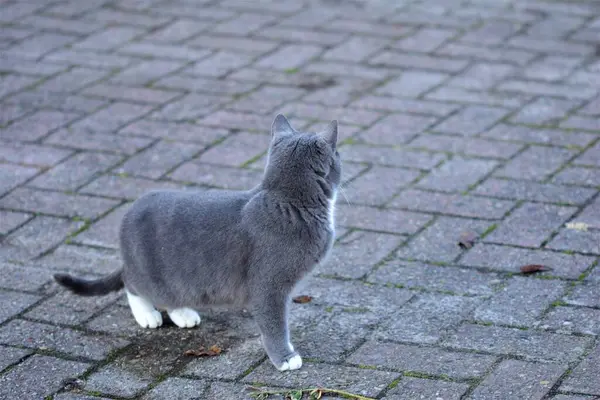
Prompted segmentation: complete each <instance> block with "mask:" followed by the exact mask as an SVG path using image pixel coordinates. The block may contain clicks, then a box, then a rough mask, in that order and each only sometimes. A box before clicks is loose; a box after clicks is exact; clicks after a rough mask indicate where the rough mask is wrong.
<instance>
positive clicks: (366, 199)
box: [338, 164, 420, 206]
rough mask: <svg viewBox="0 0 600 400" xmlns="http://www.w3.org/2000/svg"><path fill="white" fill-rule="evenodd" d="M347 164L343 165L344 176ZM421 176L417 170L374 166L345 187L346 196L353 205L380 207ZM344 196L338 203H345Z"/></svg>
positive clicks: (340, 197)
mask: <svg viewBox="0 0 600 400" xmlns="http://www.w3.org/2000/svg"><path fill="white" fill-rule="evenodd" d="M346 166H347V164H344V165H343V172H342V173H343V174H345V170H346V168H345V167H346ZM419 176H420V173H419V172H418V171H415V170H408V169H407V170H402V169H399V168H389V167H380V166H373V167H372V168H371V169H369V170H368V171H367V172H366V173H364V174H362V175H361V176H360V177H358V178H357V179H355V180H353V181H352V182H350V183H348V184H347V185H344V188H343V190H344V194H345V195H346V197H347V200H348V201H349V202H350V203H352V204H365V205H370V206H380V205H383V204H384V203H386V202H387V201H388V200H390V199H391V198H392V197H393V196H394V194H396V193H397V192H398V191H399V190H400V189H401V188H402V187H405V186H407V185H408V184H409V183H411V182H412V181H414V180H415V179H416V178H418V177H419ZM343 200H344V199H343V198H342V196H339V197H338V202H343Z"/></svg>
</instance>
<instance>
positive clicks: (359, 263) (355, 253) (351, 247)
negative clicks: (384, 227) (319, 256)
mask: <svg viewBox="0 0 600 400" xmlns="http://www.w3.org/2000/svg"><path fill="white" fill-rule="evenodd" d="M403 240H404V239H403V238H401V237H398V236H395V235H386V234H382V233H371V232H361V231H356V232H352V233H350V235H348V236H346V237H344V238H343V239H342V240H340V241H338V242H337V243H336V244H335V246H334V247H333V250H332V251H331V254H330V256H329V258H328V260H327V262H326V263H325V264H323V265H321V266H319V268H318V273H320V274H326V275H335V276H340V277H345V278H355V279H356V278H361V277H363V276H365V275H366V274H368V273H369V272H370V271H371V269H372V268H373V266H375V265H376V264H377V263H379V262H381V261H382V260H383V259H385V257H387V256H389V255H390V254H391V252H392V251H393V250H394V249H395V248H397V247H398V246H399V245H400V244H401V243H402V242H403Z"/></svg>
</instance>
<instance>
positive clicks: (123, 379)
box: [85, 365, 152, 397]
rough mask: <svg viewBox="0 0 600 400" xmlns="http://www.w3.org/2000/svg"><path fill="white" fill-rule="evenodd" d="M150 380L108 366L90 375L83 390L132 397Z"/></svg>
mask: <svg viewBox="0 0 600 400" xmlns="http://www.w3.org/2000/svg"><path fill="white" fill-rule="evenodd" d="M151 383H152V380H151V379H150V378H149V377H144V376H138V375H137V374H135V373H134V372H132V371H129V370H127V369H124V368H121V367H119V366H115V365H108V366H106V367H104V368H101V369H100V370H98V371H96V372H94V373H93V374H91V375H90V376H89V377H88V378H87V379H86V382H85V390H87V391H94V392H98V393H103V394H108V395H114V396H122V397H133V396H136V395H139V394H140V393H141V392H142V391H143V390H144V389H146V388H147V387H148V386H149V385H150V384H151Z"/></svg>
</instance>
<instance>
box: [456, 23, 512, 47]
mask: <svg viewBox="0 0 600 400" xmlns="http://www.w3.org/2000/svg"><path fill="white" fill-rule="evenodd" d="M520 26H521V24H519V23H517V22H515V21H506V20H505V21H502V20H500V21H498V20H496V21H494V20H490V21H484V22H483V24H482V25H481V27H479V28H476V29H473V30H470V31H469V32H467V33H466V34H464V35H463V36H461V38H460V40H461V41H462V42H467V43H473V44H477V45H481V44H486V45H493V44H500V43H502V42H503V41H505V40H506V39H508V38H509V37H510V36H512V35H513V34H514V33H516V32H517V30H519V28H520Z"/></svg>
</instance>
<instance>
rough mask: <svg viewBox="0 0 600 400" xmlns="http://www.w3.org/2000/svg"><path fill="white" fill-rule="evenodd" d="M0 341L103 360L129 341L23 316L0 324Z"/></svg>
mask: <svg viewBox="0 0 600 400" xmlns="http://www.w3.org/2000/svg"><path fill="white" fill-rule="evenodd" d="M0 342H2V343H5V344H9V345H13V346H23V347H28V348H34V349H35V348H40V347H41V348H46V349H48V348H50V349H53V350H56V351H58V352H61V353H66V354H70V355H73V356H76V357H85V358H88V359H93V360H102V359H104V358H105V357H106V356H107V355H108V354H109V353H110V352H111V351H112V350H114V349H117V348H120V347H124V346H126V345H127V344H128V342H127V341H125V340H123V339H111V338H107V337H101V336H87V335H84V334H82V333H81V332H78V331H74V330H70V329H65V328H59V327H56V326H53V325H46V324H40V323H37V322H29V321H23V320H14V321H11V322H9V323H8V324H6V325H4V326H3V327H2V328H0Z"/></svg>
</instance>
